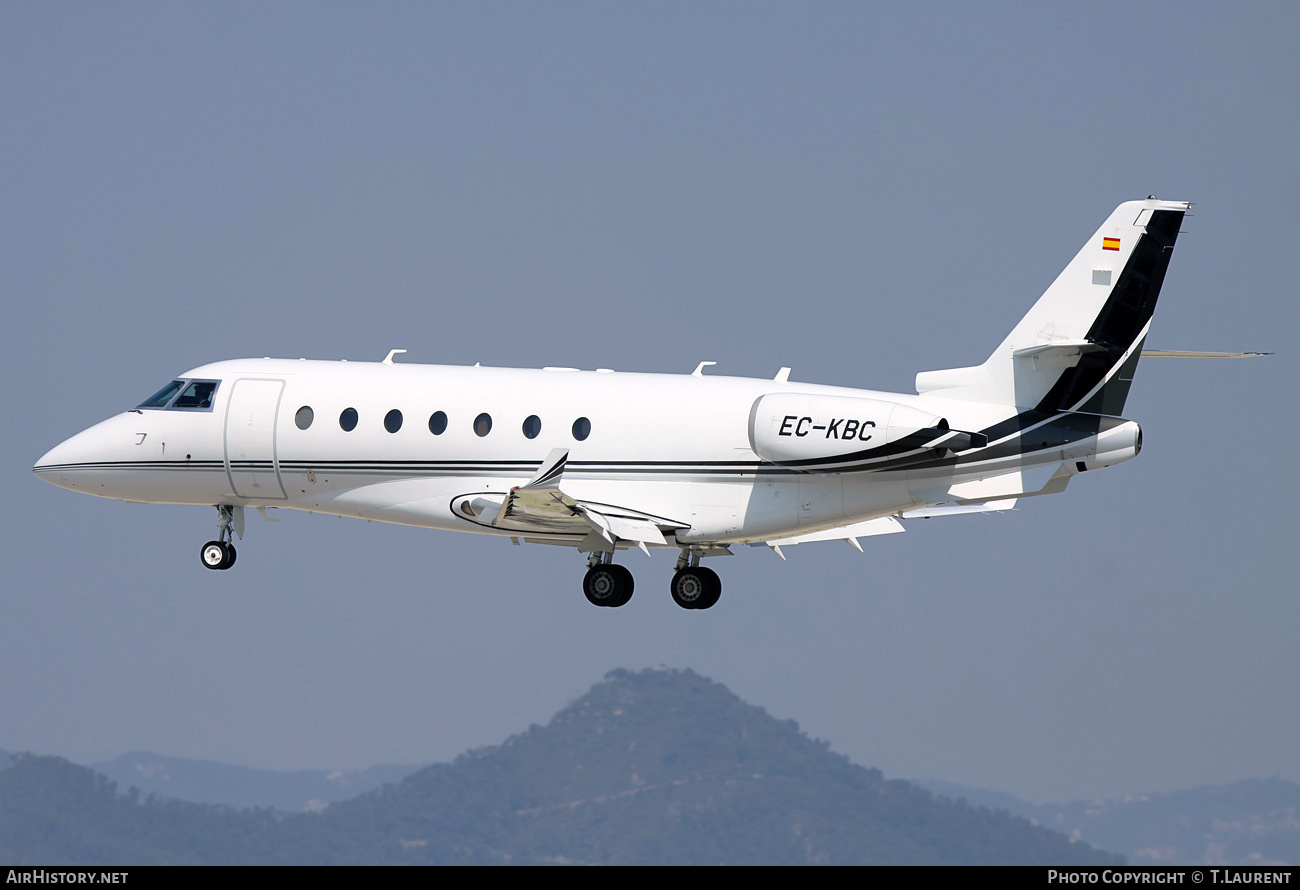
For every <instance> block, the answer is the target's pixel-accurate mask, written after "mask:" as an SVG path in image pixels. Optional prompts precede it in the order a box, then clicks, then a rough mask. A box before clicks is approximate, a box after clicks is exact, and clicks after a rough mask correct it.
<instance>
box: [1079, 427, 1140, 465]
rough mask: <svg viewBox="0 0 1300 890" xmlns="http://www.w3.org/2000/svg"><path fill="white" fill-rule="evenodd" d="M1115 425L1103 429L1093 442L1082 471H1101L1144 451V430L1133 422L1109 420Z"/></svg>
mask: <svg viewBox="0 0 1300 890" xmlns="http://www.w3.org/2000/svg"><path fill="white" fill-rule="evenodd" d="M1107 420H1111V421H1112V422H1114V423H1115V425H1114V426H1112V427H1110V428H1109V429H1102V430H1101V431H1100V432H1098V433H1097V435H1096V437H1095V439H1094V440H1093V441H1094V443H1095V445H1094V447H1093V449H1092V450H1091V452H1090V453H1089V454H1088V456H1087V457H1086V458H1084V460H1082V461H1080V463H1082V464H1083V466H1082V467H1077V466H1076V469H1080V470H1084V469H1087V470H1099V469H1101V468H1102V467H1109V466H1112V465H1114V464H1118V463H1122V462H1124V461H1126V460H1129V459H1130V458H1134V457H1137V456H1138V452H1140V451H1141V450H1142V428H1141V427H1140V426H1138V425H1137V424H1136V423H1134V422H1133V421H1131V420H1118V418H1114V419H1112V418H1107Z"/></svg>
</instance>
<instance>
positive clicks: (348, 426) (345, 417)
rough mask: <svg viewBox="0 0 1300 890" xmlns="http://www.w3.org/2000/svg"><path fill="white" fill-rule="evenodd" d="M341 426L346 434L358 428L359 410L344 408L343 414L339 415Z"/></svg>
mask: <svg viewBox="0 0 1300 890" xmlns="http://www.w3.org/2000/svg"><path fill="white" fill-rule="evenodd" d="M339 426H341V427H343V431H344V432H345V433H350V432H352V431H353V430H354V429H356V428H357V409H356V408H344V409H343V413H342V414H340V415H339Z"/></svg>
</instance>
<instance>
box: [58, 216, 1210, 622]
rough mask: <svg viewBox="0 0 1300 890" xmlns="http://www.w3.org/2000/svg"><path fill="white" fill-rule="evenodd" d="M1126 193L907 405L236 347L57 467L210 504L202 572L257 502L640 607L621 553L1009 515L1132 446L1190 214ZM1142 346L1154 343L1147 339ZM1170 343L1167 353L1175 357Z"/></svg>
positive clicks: (856, 396) (705, 596)
mask: <svg viewBox="0 0 1300 890" xmlns="http://www.w3.org/2000/svg"><path fill="white" fill-rule="evenodd" d="M1188 206H1189V205H1188V204H1186V203H1185V202H1176V201H1161V200H1157V199H1156V198H1154V197H1152V198H1148V199H1147V200H1145V201H1134V202H1130V203H1127V204H1121V205H1120V206H1119V207H1118V208H1117V209H1116V210H1115V212H1114V213H1112V214H1111V215H1110V217H1109V218H1108V219H1107V220H1106V221H1105V223H1104V224H1103V225H1102V226H1101V228H1100V229H1098V230H1097V233H1096V234H1095V235H1094V236H1092V237H1091V238H1089V239H1088V241H1087V242H1086V243H1085V244H1084V246H1083V249H1082V250H1080V251H1079V253H1078V255H1076V256H1075V258H1074V259H1073V261H1071V262H1070V264H1069V265H1068V266H1066V268H1065V271H1063V272H1062V273H1061V274H1060V276H1059V277H1058V278H1057V279H1056V281H1055V282H1053V283H1052V285H1051V287H1049V288H1048V289H1047V291H1046V292H1045V293H1044V294H1043V295H1042V297H1041V298H1039V300H1038V302H1037V303H1035V304H1034V306H1033V308H1032V309H1030V310H1029V313H1028V314H1027V315H1026V316H1025V317H1024V318H1023V319H1021V321H1020V323H1019V324H1017V325H1016V326H1015V328H1014V329H1013V330H1012V331H1011V333H1010V334H1008V335H1007V337H1006V339H1005V340H1003V341H1002V343H1001V344H1000V345H999V346H998V347H997V348H996V349H995V350H993V353H992V355H990V356H989V358H988V360H987V361H985V362H984V363H983V364H982V365H977V366H974V367H968V368H954V369H950V370H945V371H928V372H924V373H921V374H918V375H917V378H916V389H917V394H916V395H912V394H906V393H885V392H874V391H871V390H862V389H850V388H844V387H836V386H819V385H814V384H807V383H797V382H794V381H791V380H790V379H789V373H790V372H789V369H788V368H782V369H781V370H780V372H779V373H777V375H776V376H775V377H774V378H772V379H770V380H766V379H764V380H756V379H749V378H739V377H722V376H715V375H712V374H706V373H705V369H706V368H707V367H708V366H709V365H712V364H713V363H712V362H701V363H700V365H699V367H698V368H696V369H695V371H694V373H691V374H634V373H622V372H615V371H610V370H606V369H600V370H596V371H579V370H576V369H572V368H544V369H542V370H540V371H536V370H519V369H514V368H485V367H480V366H478V365H475V366H474V367H445V366H436V365H417V364H407V363H403V362H399V361H395V360H394V359H395V357H396V356H397V355H398V354H400V353H401V352H404V350H399V349H394V350H393V351H392V352H390V353H389V355H388V357H387V358H386V359H384V360H383V361H382V362H362V363H358V362H332V361H306V360H302V359H299V360H297V361H293V360H282V359H269V358H268V359H237V360H234V361H224V362H218V363H216V364H210V365H204V366H202V367H199V368H195V369H194V370H192V371H188V372H186V373H184V374H182V375H180V376H179V377H177V378H176V379H175V380H173V381H171V382H170V383H168V384H167V385H166V386H164V387H163V388H162V389H160V390H159V391H158V392H157V393H155V394H154V395H152V396H150V397H149V398H148V399H146V400H145V401H144V402H142V403H141V404H140V405H139V406H137V407H135V408H133V409H131V410H130V411H127V412H126V413H124V414H119V415H117V416H116V417H112V418H110V419H108V420H105V421H104V422H103V423H100V424H97V425H96V426H93V427H91V428H90V429H88V430H86V431H84V432H82V433H79V434H77V435H76V436H73V437H72V438H70V439H68V440H67V441H66V442H63V443H62V444H61V445H58V446H56V447H55V448H53V449H52V450H51V451H50V452H49V453H48V454H46V455H45V456H44V457H42V458H41V459H40V460H39V461H38V462H37V464H36V466H35V468H34V469H35V472H36V474H37V475H38V476H40V477H41V478H42V479H45V480H46V481H48V482H51V483H53V484H55V485H59V486H62V487H64V488H68V489H72V490H74V491H80V492H84V493H86V494H94V495H100V496H101V497H109V498H117V499H120V500H124V501H131V502H135V503H165V504H196V505H207V506H215V507H216V510H217V514H218V537H217V539H216V540H214V541H209V542H208V543H206V544H204V545H203V547H202V550H201V557H202V562H203V565H204V566H206V567H207V568H209V569H228V568H230V567H231V566H232V565H234V563H235V547H234V545H233V538H234V537H235V536H238V537H239V538H241V539H242V537H243V531H244V510H245V508H247V507H253V508H256V509H257V510H259V511H261V512H262V515H263V517H264V518H265V516H266V513H265V511H266V509H267V508H268V507H276V508H284V509H293V510H306V511H309V512H319V513H328V514H335V515H338V516H351V517H357V518H364V519H372V520H378V521H381V522H395V523H400V524H403V525H414V526H421V527H425V528H435V529H446V530H450V531H467V532H475V533H479V534H487V535H498V536H500V537H503V538H509V539H510V540H511V541H512V542H513V543H515V544H518V543H520V541H524V542H529V543H539V544H558V545H561V546H565V547H575V548H577V549H578V550H579V551H580V552H583V553H588V554H590V556H589V557H588V559H587V565H588V569H587V573H586V576H585V578H584V580H583V590H584V592H585V593H586V596H587V598H588V599H589V600H590V601H591V602H592V603H594V604H596V605H599V606H621V605H624V604H625V603H627V602H628V600H629V599H630V598H631V596H632V589H633V580H632V575H631V573H630V572H629V571H628V570H627V569H626V568H625V567H623V566H622V565H619V564H617V563H615V562H614V556H615V554H616V553H617V552H618V551H621V550H626V549H628V548H633V547H635V548H639V549H641V550H644V551H645V552H646V553H647V554H648V553H649V548H651V547H661V548H672V549H674V550H677V551H678V552H679V556H678V559H677V566H676V574H675V575H673V578H672V583H671V585H670V588H671V592H672V596H673V599H674V600H675V601H676V602H677V604H678V605H680V606H682V607H683V608H687V609H707V608H709V607H711V606H712V605H713V604H714V603H716V602H717V601H718V597H719V595H720V594H721V591H722V584H721V582H720V580H719V579H718V575H717V573H715V572H714V571H712V570H711V569H708V568H706V567H703V566H701V565H700V559H701V558H702V557H710V556H721V555H729V554H730V552H731V548H732V547H734V546H737V545H741V544H750V545H755V546H768V547H771V548H772V549H774V550H775V551H776V552H777V553H778V554H779V555H781V556H782V558H784V553H783V552H782V549H781V548H782V547H789V546H790V545H794V544H801V543H805V542H812V541H827V540H845V541H848V542H849V543H850V544H852V545H853V546H855V547H857V548H858V549H859V550H861V549H862V548H861V545H860V544H859V543H858V538H860V537H864V536H869V535H878V534H888V533H891V532H899V531H902V530H903V526H902V524H901V523H900V521H899V520H900V519H904V520H905V519H909V518H913V517H929V516H936V515H945V514H956V513H972V512H985V511H993V510H1001V509H1007V508H1009V507H1010V506H1011V505H1012V504H1014V503H1015V499H1017V498H1022V497H1026V496H1030V495H1040V494H1051V493H1056V492H1060V491H1063V490H1064V489H1065V487H1066V484H1067V483H1068V482H1069V481H1070V479H1071V478H1072V477H1074V476H1076V475H1078V474H1080V473H1083V472H1086V471H1089V470H1095V469H1099V468H1101V467H1105V466H1110V465H1111V464H1117V463H1119V462H1121V461H1125V460H1128V459H1129V458H1131V457H1135V456H1136V455H1137V453H1138V451H1139V450H1140V449H1141V447H1142V433H1141V430H1140V429H1139V428H1138V425H1137V424H1136V423H1134V422H1133V421H1131V420H1125V419H1124V418H1122V417H1120V416H1119V414H1120V412H1121V411H1122V410H1123V407H1124V400H1125V398H1126V397H1127V395H1128V390H1129V386H1130V384H1131V383H1132V380H1133V372H1134V369H1135V368H1136V366H1137V362H1138V358H1139V356H1140V355H1143V354H1144V353H1143V351H1142V345H1143V341H1144V339H1145V337H1146V335H1147V330H1148V328H1149V327H1150V324H1151V317H1152V313H1153V312H1154V310H1155V307H1156V298H1157V297H1158V295H1159V293H1160V286H1161V284H1162V283H1163V281H1164V277H1165V271H1166V269H1167V268H1168V265H1169V258H1170V255H1171V253H1172V251H1173V247H1174V242H1175V240H1176V239H1177V237H1178V230H1179V225H1180V224H1181V222H1182V220H1183V215H1184V213H1185V212H1186V211H1187V209H1188ZM1145 354H1151V353H1145ZM1171 354H1172V353H1171Z"/></svg>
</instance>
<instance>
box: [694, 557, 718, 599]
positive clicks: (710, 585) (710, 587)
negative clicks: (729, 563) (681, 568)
mask: <svg viewBox="0 0 1300 890" xmlns="http://www.w3.org/2000/svg"><path fill="white" fill-rule="evenodd" d="M697 571H699V572H700V574H701V575H703V576H704V580H705V589H704V597H703V599H701V600H700V601H699V602H697V603H696V604H695V608H697V609H712V608H713V607H714V606H715V605H717V602H718V600H719V599H721V598H722V579H721V578H719V577H718V573H717V572H715V571H713V569H706V568H704V567H703V566H701V567H700V568H699V569H698V570H697Z"/></svg>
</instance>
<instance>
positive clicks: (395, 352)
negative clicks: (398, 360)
mask: <svg viewBox="0 0 1300 890" xmlns="http://www.w3.org/2000/svg"><path fill="white" fill-rule="evenodd" d="M403 352H406V350H405V349H390V350H388V356H387V358H385V359H384V361H383V364H385V365H391V364H392V363H393V356H395V355H401V354H402V353H403Z"/></svg>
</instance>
